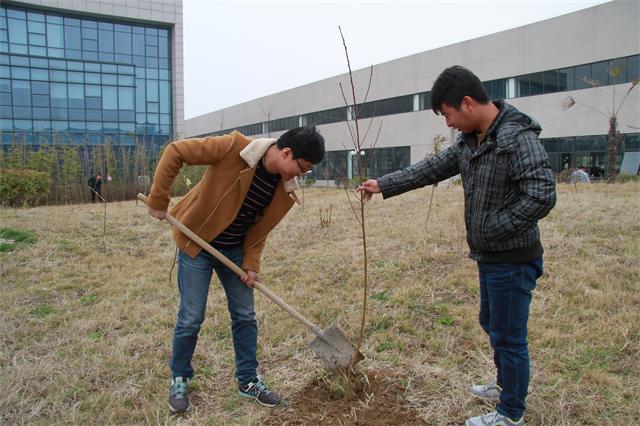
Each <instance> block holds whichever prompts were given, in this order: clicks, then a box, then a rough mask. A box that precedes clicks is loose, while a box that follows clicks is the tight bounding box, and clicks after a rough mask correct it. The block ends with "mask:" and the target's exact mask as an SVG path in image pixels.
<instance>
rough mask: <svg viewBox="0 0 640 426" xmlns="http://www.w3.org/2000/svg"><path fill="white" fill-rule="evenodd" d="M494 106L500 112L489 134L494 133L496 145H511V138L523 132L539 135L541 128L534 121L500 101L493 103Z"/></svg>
mask: <svg viewBox="0 0 640 426" xmlns="http://www.w3.org/2000/svg"><path fill="white" fill-rule="evenodd" d="M494 104H495V106H497V107H498V109H500V112H499V113H498V117H497V118H496V120H495V121H494V123H493V125H492V127H493V129H490V130H489V133H491V132H493V131H495V134H496V142H497V144H498V145H505V144H508V143H513V138H514V137H515V136H516V135H518V134H520V133H522V132H525V131H532V132H534V133H535V134H536V135H538V136H539V135H540V132H541V131H542V127H541V126H540V123H538V122H537V121H536V119H534V118H533V117H530V116H528V115H527V114H525V113H523V112H521V111H520V110H518V109H517V108H516V107H514V106H513V105H510V104H508V103H506V102H504V101H502V100H500V101H495V102H494Z"/></svg>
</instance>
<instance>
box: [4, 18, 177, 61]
mask: <svg viewBox="0 0 640 426" xmlns="http://www.w3.org/2000/svg"><path fill="white" fill-rule="evenodd" d="M45 18H46V19H45ZM170 48H171V46H170V43H169V30H168V29H163V28H151V27H142V26H135V25H127V24H122V23H112V22H104V21H100V22H99V21H96V20H91V19H77V18H72V17H62V16H60V15H55V14H50V13H46V14H45V13H39V12H32V11H30V12H27V11H25V10H21V9H5V8H4V7H2V8H0V52H11V53H19V54H30V55H38V56H51V57H66V58H73V59H85V60H100V61H109V62H122V63H129V64H135V65H138V66H149V67H153V66H154V65H153V64H155V67H158V66H160V67H161V68H169V58H170Z"/></svg>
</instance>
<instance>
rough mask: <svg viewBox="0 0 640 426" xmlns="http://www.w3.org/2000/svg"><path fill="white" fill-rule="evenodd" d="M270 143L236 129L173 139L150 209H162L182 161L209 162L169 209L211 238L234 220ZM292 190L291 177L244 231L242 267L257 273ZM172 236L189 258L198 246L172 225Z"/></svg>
mask: <svg viewBox="0 0 640 426" xmlns="http://www.w3.org/2000/svg"><path fill="white" fill-rule="evenodd" d="M275 142H276V140H275V139H256V140H252V139H250V138H248V137H246V136H244V135H243V134H241V133H239V132H232V133H230V134H228V135H224V136H210V137H205V138H194V139H185V140H181V141H176V142H172V143H171V144H169V145H168V146H167V148H166V150H165V152H164V153H163V154H162V158H160V161H159V162H158V166H157V167H156V172H155V175H154V178H153V185H152V186H151V193H150V194H149V207H151V208H152V209H154V210H161V211H165V210H167V207H168V206H169V199H170V194H171V185H172V184H173V181H174V179H175V177H176V176H177V175H178V173H179V172H180V168H181V167H182V165H183V164H187V165H208V166H209V167H208V168H207V170H206V172H205V174H204V176H203V177H202V179H201V180H200V182H198V183H197V184H196V185H195V186H194V187H193V188H192V189H191V191H189V192H188V193H187V195H185V196H184V197H183V198H182V199H181V200H180V201H179V202H178V204H177V205H176V206H175V207H174V208H173V209H171V215H172V216H174V217H175V218H176V219H178V220H179V221H180V222H182V223H183V224H184V225H185V226H186V227H187V228H189V229H191V230H192V231H193V232H195V233H196V234H198V236H200V237H201V238H202V239H204V240H205V241H212V240H214V239H215V237H216V236H218V235H219V234H220V233H221V232H222V231H224V230H225V229H226V228H227V226H229V225H230V224H231V223H232V222H233V220H234V219H235V218H236V216H237V214H238V211H239V210H240V207H241V206H242V203H243V202H244V199H245V197H246V195H247V192H248V190H249V186H250V185H251V181H252V180H253V176H254V174H255V171H256V166H257V164H258V161H260V159H261V158H262V156H263V155H264V154H265V153H266V151H267V149H268V148H269V147H270V146H271V145H273V144H274V143H275ZM285 188H286V189H285ZM297 188H299V186H298V184H297V181H296V180H295V179H292V180H290V181H284V182H283V181H282V180H281V181H280V183H278V186H277V188H276V192H275V193H274V195H273V200H272V201H271V203H270V204H269V205H268V206H267V207H266V208H265V209H264V211H263V214H262V216H259V217H258V218H256V222H255V223H254V224H253V225H251V226H250V227H249V229H248V230H247V233H246V234H245V239H244V260H243V263H242V268H243V269H245V270H252V271H256V272H260V258H261V256H262V250H263V249H264V244H265V241H266V238H267V235H268V234H269V232H271V230H272V229H273V228H274V227H275V226H276V225H277V224H278V223H279V222H280V220H282V218H283V217H284V216H285V215H286V214H287V212H288V211H289V209H291V207H292V206H293V204H294V202H295V200H297V198H296V196H295V193H294V192H293V190H294V189H297ZM173 238H174V239H175V241H176V243H177V245H178V247H179V248H180V249H181V250H183V251H184V252H185V253H186V254H188V255H189V256H191V257H195V256H196V255H197V254H198V253H199V252H200V250H201V247H200V246H199V245H198V244H196V243H195V242H193V241H191V240H190V239H189V238H188V237H186V236H185V235H184V234H182V233H181V232H180V231H178V230H177V229H175V228H174V230H173Z"/></svg>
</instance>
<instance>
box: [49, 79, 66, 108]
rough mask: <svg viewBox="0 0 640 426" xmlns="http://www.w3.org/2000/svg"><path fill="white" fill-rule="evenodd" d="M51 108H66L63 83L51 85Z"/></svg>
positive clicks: (64, 85)
mask: <svg viewBox="0 0 640 426" xmlns="http://www.w3.org/2000/svg"><path fill="white" fill-rule="evenodd" d="M51 107H52V108H66V107H67V85H66V84H65V83H51Z"/></svg>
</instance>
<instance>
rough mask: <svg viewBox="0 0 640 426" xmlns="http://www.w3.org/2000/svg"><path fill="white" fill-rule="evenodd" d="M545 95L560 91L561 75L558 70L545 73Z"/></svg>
mask: <svg viewBox="0 0 640 426" xmlns="http://www.w3.org/2000/svg"><path fill="white" fill-rule="evenodd" d="M543 78H544V93H555V92H557V91H558V81H559V73H558V71H556V70H553V71H545V72H544V77H543Z"/></svg>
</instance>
